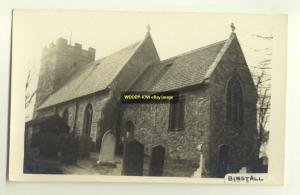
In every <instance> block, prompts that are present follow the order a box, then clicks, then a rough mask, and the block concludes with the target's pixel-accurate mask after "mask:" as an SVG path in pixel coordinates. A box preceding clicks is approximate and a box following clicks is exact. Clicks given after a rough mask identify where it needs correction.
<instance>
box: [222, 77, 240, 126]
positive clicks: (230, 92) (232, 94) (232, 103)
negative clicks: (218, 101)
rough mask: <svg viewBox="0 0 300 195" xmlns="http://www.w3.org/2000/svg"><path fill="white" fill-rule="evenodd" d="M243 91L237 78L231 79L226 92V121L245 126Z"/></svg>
mask: <svg viewBox="0 0 300 195" xmlns="http://www.w3.org/2000/svg"><path fill="white" fill-rule="evenodd" d="M243 112H244V106H243V91H242V87H241V83H240V80H239V78H238V77H237V76H234V77H232V78H231V79H230V81H229V82H228V85H227V92H226V119H227V122H228V123H230V124H233V125H239V126H241V125H243V117H244V116H243V115H244V113H243Z"/></svg>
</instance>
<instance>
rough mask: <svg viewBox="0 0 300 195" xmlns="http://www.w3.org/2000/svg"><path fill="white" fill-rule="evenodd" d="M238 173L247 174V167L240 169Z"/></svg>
mask: <svg viewBox="0 0 300 195" xmlns="http://www.w3.org/2000/svg"><path fill="white" fill-rule="evenodd" d="M239 173H247V167H242V168H241V169H240V171H239Z"/></svg>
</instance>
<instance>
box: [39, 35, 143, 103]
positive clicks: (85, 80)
mask: <svg viewBox="0 0 300 195" xmlns="http://www.w3.org/2000/svg"><path fill="white" fill-rule="evenodd" d="M141 42H142V41H139V42H136V43H134V44H132V45H130V46H128V47H126V48H124V49H121V50H119V51H117V52H115V53H113V54H111V55H109V56H106V57H104V58H102V59H100V60H96V61H95V62H92V63H90V64H87V65H83V66H81V67H80V68H79V69H78V70H76V71H75V72H74V73H73V74H72V75H71V77H70V78H69V79H67V80H66V82H65V83H64V84H63V85H62V86H61V87H60V88H59V89H57V90H56V91H55V92H54V93H53V94H51V95H50V96H49V97H48V98H47V99H46V100H45V101H44V102H43V103H42V104H41V105H40V106H39V107H38V109H42V108H46V107H50V106H53V105H56V104H59V103H62V102H66V101H69V100H72V99H75V98H78V97H81V96H85V95H88V94H92V93H95V92H98V91H101V90H104V89H106V88H107V87H108V85H109V84H110V83H111V82H112V81H113V79H114V78H115V77H116V75H117V74H118V73H119V72H120V71H121V70H122V68H123V67H124V65H125V64H126V62H127V61H128V60H129V59H130V57H131V56H132V55H133V54H134V52H135V51H136V49H137V48H138V46H139V45H140V43H141Z"/></svg>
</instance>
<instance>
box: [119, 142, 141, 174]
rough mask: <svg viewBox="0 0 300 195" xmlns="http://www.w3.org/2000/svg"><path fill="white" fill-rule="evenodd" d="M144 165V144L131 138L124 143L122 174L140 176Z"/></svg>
mask: <svg viewBox="0 0 300 195" xmlns="http://www.w3.org/2000/svg"><path fill="white" fill-rule="evenodd" d="M143 166H144V145H143V144H141V143H140V142H138V141H136V140H133V141H130V142H127V143H126V144H125V150H124V155H123V170H122V174H123V175H131V176H142V175H143Z"/></svg>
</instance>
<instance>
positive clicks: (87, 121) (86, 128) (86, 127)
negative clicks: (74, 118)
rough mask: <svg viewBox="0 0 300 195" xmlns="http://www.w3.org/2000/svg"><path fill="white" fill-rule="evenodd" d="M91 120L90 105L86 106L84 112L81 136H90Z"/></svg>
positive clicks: (91, 111) (91, 109) (91, 110)
mask: <svg viewBox="0 0 300 195" xmlns="http://www.w3.org/2000/svg"><path fill="white" fill-rule="evenodd" d="M92 118H93V108H92V105H91V104H88V105H87V106H86V108H85V111H84V121H83V135H85V136H90V134H91V127H92Z"/></svg>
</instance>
